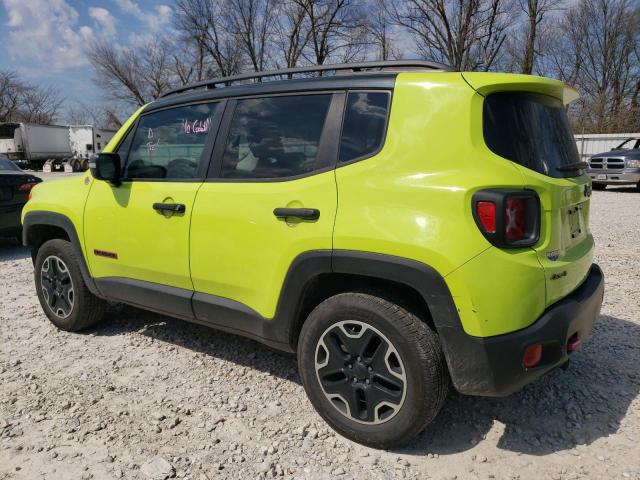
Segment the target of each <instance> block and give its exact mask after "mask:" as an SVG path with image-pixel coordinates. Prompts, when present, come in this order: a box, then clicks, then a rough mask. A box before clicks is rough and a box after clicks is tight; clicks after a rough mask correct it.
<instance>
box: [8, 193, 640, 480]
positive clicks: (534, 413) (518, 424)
mask: <svg viewBox="0 0 640 480" xmlns="http://www.w3.org/2000/svg"><path fill="white" fill-rule="evenodd" d="M591 226H592V230H593V232H594V235H595V237H596V240H597V251H596V257H597V261H598V263H600V265H601V266H602V267H603V269H604V271H605V275H606V279H607V288H606V295H605V301H604V306H603V311H602V317H601V318H600V320H599V322H598V323H597V326H596V328H595V331H594V334H593V336H592V337H591V339H590V340H589V342H587V344H586V345H584V346H583V348H582V349H581V351H580V352H578V353H577V354H576V355H575V356H574V357H573V359H572V362H571V365H570V367H569V369H568V370H566V371H564V370H557V371H555V372H553V373H551V374H550V375H548V376H547V377H545V378H544V379H542V380H540V381H538V382H536V383H534V384H532V385H529V386H527V387H526V388H525V389H524V390H523V391H522V392H520V393H518V394H515V395H512V396H510V397H508V398H503V399H488V398H473V397H465V396H462V395H458V394H456V393H454V392H452V393H451V394H450V396H449V398H448V400H447V403H446V405H445V407H444V409H443V411H442V412H441V413H440V415H439V416H438V417H437V419H436V420H435V422H434V423H433V424H432V425H431V426H430V427H429V428H428V429H427V430H426V431H425V432H424V433H423V434H422V436H421V437H419V438H418V439H417V440H416V441H415V442H414V443H413V444H412V445H411V446H410V447H408V448H403V449H399V450H395V451H377V450H372V449H368V448H365V447H362V446H360V445H357V444H354V443H352V442H349V441H347V440H345V439H343V438H341V437H340V436H338V435H337V434H335V433H334V432H333V431H331V430H330V429H329V428H328V427H327V426H326V425H325V424H324V423H323V421H322V420H321V419H320V417H319V416H318V415H317V414H316V413H315V412H314V410H313V409H312V407H311V405H310V404H309V402H308V401H307V399H306V396H305V393H304V391H303V388H302V386H301V385H300V380H299V377H298V374H297V370H296V362H295V358H294V357H293V356H288V355H284V354H280V353H277V352H274V351H272V350H270V349H268V348H266V347H263V346H261V345H259V344H257V343H255V342H252V341H249V340H245V339H241V338H238V337H234V336H231V335H227V334H224V333H220V332H216V331H214V330H209V329H207V328H205V327H201V326H197V325H191V324H188V323H183V322H180V321H178V320H172V319H170V318H166V317H162V316H159V315H155V314H152V313H147V312H143V311H140V310H137V309H134V308H130V307H124V306H114V307H112V308H111V310H110V311H109V313H108V318H107V321H106V322H105V323H104V324H103V325H101V326H99V327H97V328H94V329H93V330H90V331H89V332H87V333H84V334H69V333H64V332H61V331H58V330H56V329H55V328H54V327H53V325H51V324H50V323H49V321H48V320H47V319H46V318H45V316H44V314H43V313H42V312H41V310H40V306H39V305H38V302H37V299H36V296H35V293H34V288H33V286H32V266H31V261H30V259H29V257H28V254H27V252H26V251H25V250H24V249H22V248H21V247H18V246H16V245H15V244H12V243H10V242H9V241H6V242H4V243H2V242H0V273H1V274H0V299H1V300H0V433H1V435H0V440H1V441H0V479H8V478H11V479H13V478H21V479H34V478H47V479H52V478H60V479H77V478H81V479H88V478H96V479H103V478H105V479H112V478H140V479H147V478H164V477H165V476H171V475H175V476H177V477H179V478H190V479H196V480H202V479H214V478H238V479H245V478H265V477H266V478H271V477H284V478H309V479H323V478H354V479H361V478H371V479H378V478H380V479H393V478H421V479H422V478H438V479H440V478H441V479H445V478H446V479H456V478H457V479H467V478H469V479H475V478H482V479H485V478H487V479H488V478H497V479H503V478H506V479H518V478H520V479H526V478H535V479H540V478H545V479H546V478H552V479H573V478H637V479H640V446H639V441H640V401H639V400H638V392H639V391H640V302H639V300H638V299H639V298H640V247H639V246H638V245H639V244H638V237H640V194H638V193H635V192H633V191H632V190H630V189H618V190H616V191H605V192H594V195H593V201H592V213H591Z"/></svg>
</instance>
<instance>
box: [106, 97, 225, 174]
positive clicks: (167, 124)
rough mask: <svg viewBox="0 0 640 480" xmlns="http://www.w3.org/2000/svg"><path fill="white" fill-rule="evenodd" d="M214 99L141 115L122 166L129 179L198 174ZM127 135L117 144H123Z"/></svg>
mask: <svg viewBox="0 0 640 480" xmlns="http://www.w3.org/2000/svg"><path fill="white" fill-rule="evenodd" d="M216 108H217V104H216V103H208V104H200V105H188V106H184V107H178V108H171V109H167V110H160V111H158V112H154V113H150V114H148V115H144V116H142V117H140V121H139V122H138V127H137V129H136V132H135V134H134V136H133V141H132V142H131V148H130V150H129V156H128V158H127V162H126V167H125V178H130V179H174V180H179V179H189V178H195V177H196V176H197V170H198V164H199V163H200V161H201V156H202V152H203V151H204V147H205V144H206V143H207V138H208V137H209V133H210V127H211V122H212V121H213V117H214V114H215V111H216ZM127 142H128V138H126V139H125V140H124V141H123V143H122V144H121V145H120V147H119V148H118V153H120V150H121V148H122V147H124V148H126V144H127Z"/></svg>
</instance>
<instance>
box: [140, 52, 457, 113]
mask: <svg viewBox="0 0 640 480" xmlns="http://www.w3.org/2000/svg"><path fill="white" fill-rule="evenodd" d="M423 70H428V71H440V72H444V71H451V68H450V67H448V66H446V65H443V64H441V63H435V62H428V61H424V60H393V61H384V62H363V63H348V64H336V65H315V66H310V67H300V68H288V69H283V70H272V71H265V72H254V73H246V74H241V75H235V76H231V77H221V78H214V79H211V80H205V81H203V82H198V83H194V84H191V85H185V86H183V87H180V88H176V89H174V90H171V91H169V92H167V93H165V94H164V95H163V96H162V97H161V98H160V99H159V100H156V101H155V102H153V103H152V104H150V105H149V107H148V108H146V109H145V111H150V110H155V109H159V108H164V107H168V106H172V105H174V104H178V103H180V104H183V103H189V102H197V101H202V100H210V99H223V98H230V97H241V96H249V95H262V94H277V93H288V92H305V91H322V90H325V91H330V90H338V89H345V88H358V89H363V88H371V89H376V88H387V89H388V88H393V86H394V83H395V78H396V76H397V75H398V73H401V72H408V71H423ZM325 72H327V73H330V74H329V75H323V74H324V73H325ZM331 73H333V74H331ZM313 74H315V76H311V75H313ZM300 75H305V77H302V78H300ZM270 77H271V78H273V77H278V78H276V79H275V80H268V81H263V80H264V79H267V78H270ZM283 77H284V78H285V79H283Z"/></svg>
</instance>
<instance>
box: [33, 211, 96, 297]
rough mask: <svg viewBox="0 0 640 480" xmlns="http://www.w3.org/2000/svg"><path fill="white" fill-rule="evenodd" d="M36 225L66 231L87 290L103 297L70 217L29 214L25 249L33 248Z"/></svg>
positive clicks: (43, 213) (42, 213)
mask: <svg viewBox="0 0 640 480" xmlns="http://www.w3.org/2000/svg"><path fill="white" fill-rule="evenodd" d="M36 225H50V226H53V227H58V228H61V229H62V230H64V231H65V232H66V234H67V236H68V237H69V240H70V241H71V245H72V246H73V249H74V250H75V252H76V256H77V257H78V259H79V267H80V273H81V274H82V279H83V280H84V283H85V284H86V286H87V288H88V289H89V291H90V292H91V293H93V294H94V295H96V296H97V297H103V295H102V293H101V292H100V290H99V289H98V287H97V286H96V284H95V282H94V280H93V277H92V276H91V274H90V273H89V268H88V267H87V262H86V258H85V256H84V254H83V253H82V248H81V246H80V240H79V239H78V233H77V232H76V228H75V226H74V225H73V222H72V221H71V220H70V219H69V217H67V216H65V215H62V214H60V213H54V212H43V211H32V212H28V213H27V214H26V215H25V217H24V222H23V226H22V244H23V245H24V246H25V247H33V246H34V245H33V239H32V238H31V233H32V227H34V226H36Z"/></svg>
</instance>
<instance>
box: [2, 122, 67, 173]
mask: <svg viewBox="0 0 640 480" xmlns="http://www.w3.org/2000/svg"><path fill="white" fill-rule="evenodd" d="M0 153H1V154H3V155H6V156H7V157H9V159H11V160H13V161H14V162H16V163H17V164H18V165H20V166H23V167H29V168H33V169H36V170H39V169H41V168H42V166H43V165H44V163H45V162H46V161H47V160H52V161H60V162H62V161H64V160H67V159H69V158H70V157H71V154H72V152H71V145H70V144H69V127H66V126H61V125H36V124H33V123H0Z"/></svg>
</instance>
